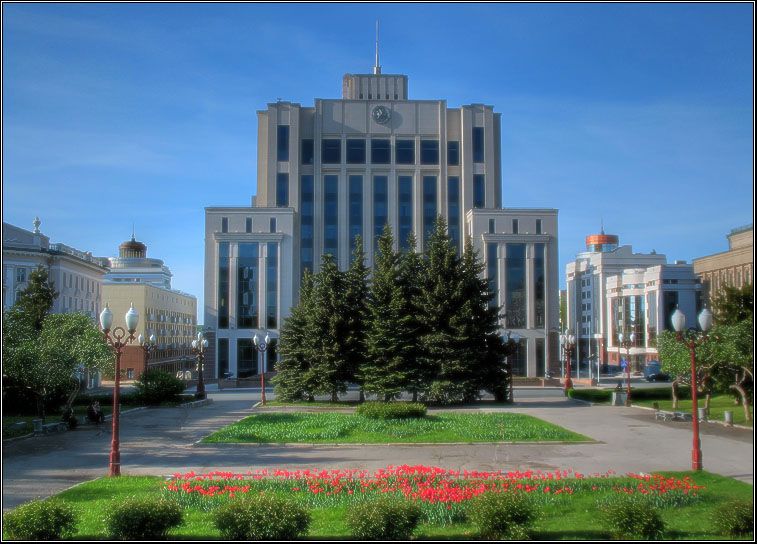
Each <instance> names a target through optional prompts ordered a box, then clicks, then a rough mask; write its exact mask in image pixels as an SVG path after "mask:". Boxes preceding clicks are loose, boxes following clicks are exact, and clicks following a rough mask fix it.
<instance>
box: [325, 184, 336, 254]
mask: <svg viewBox="0 0 757 544" xmlns="http://www.w3.org/2000/svg"><path fill="white" fill-rule="evenodd" d="M323 253H324V254H326V253H330V254H331V255H333V256H334V259H335V260H336V261H337V262H338V261H339V177H338V176H324V177H323Z"/></svg>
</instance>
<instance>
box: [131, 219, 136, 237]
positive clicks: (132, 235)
mask: <svg viewBox="0 0 757 544" xmlns="http://www.w3.org/2000/svg"><path fill="white" fill-rule="evenodd" d="M131 239H132V240H136V238H135V237H134V221H132V222H131Z"/></svg>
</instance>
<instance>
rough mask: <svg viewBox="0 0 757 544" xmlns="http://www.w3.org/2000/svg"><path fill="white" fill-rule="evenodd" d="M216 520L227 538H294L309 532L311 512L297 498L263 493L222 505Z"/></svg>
mask: <svg viewBox="0 0 757 544" xmlns="http://www.w3.org/2000/svg"><path fill="white" fill-rule="evenodd" d="M213 521H214V523H215V526H216V527H217V528H218V530H219V531H221V536H222V537H223V538H224V539H226V540H294V539H296V538H298V537H301V536H302V535H304V534H305V533H306V532H307V529H308V525H310V514H309V513H308V511H307V510H305V509H304V508H303V507H302V506H300V505H299V504H298V503H296V502H294V501H290V500H286V499H282V498H279V497H276V496H274V495H267V494H260V495H255V496H251V497H244V498H242V499H238V500H234V501H232V502H229V503H228V504H226V505H224V506H221V507H220V508H218V509H217V510H216V511H215V512H214V514H213Z"/></svg>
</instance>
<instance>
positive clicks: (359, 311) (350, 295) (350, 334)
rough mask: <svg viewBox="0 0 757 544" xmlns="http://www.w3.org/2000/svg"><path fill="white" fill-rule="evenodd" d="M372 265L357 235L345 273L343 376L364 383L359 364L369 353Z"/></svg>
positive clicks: (349, 380)
mask: <svg viewBox="0 0 757 544" xmlns="http://www.w3.org/2000/svg"><path fill="white" fill-rule="evenodd" d="M369 272H370V271H369V270H368V268H367V267H366V266H365V251H364V250H363V240H362V238H361V237H360V236H356V237H355V248H354V249H353V252H352V262H351V263H350V268H349V269H348V270H347V272H346V273H345V274H344V296H343V298H342V299H341V304H342V306H343V308H342V310H341V313H342V315H343V316H344V318H345V320H346V323H345V334H344V338H342V339H340V344H341V345H342V347H343V350H344V359H345V367H344V369H343V373H342V376H341V379H343V380H344V381H347V382H352V383H358V384H360V383H361V380H360V376H359V372H358V370H359V368H360V366H361V364H362V362H363V359H364V357H365V355H366V336H367V329H368V274H369Z"/></svg>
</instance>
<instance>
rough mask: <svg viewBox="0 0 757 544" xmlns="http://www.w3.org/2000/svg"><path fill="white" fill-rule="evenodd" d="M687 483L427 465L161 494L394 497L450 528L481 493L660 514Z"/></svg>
mask: <svg viewBox="0 0 757 544" xmlns="http://www.w3.org/2000/svg"><path fill="white" fill-rule="evenodd" d="M702 488H703V487H702V486H697V485H695V483H694V482H693V481H692V480H691V478H689V477H688V476H687V477H684V478H683V479H678V478H671V477H665V476H663V475H660V474H631V473H629V474H626V475H625V477H617V476H616V475H615V473H614V472H612V471H610V472H607V473H605V474H592V475H590V476H586V475H583V474H580V473H577V472H573V471H571V470H562V471H559V470H556V471H554V472H542V471H540V470H537V471H531V470H528V471H524V472H520V471H510V472H503V471H496V472H482V471H467V470H462V471H460V470H445V469H442V468H439V467H429V466H422V465H418V466H408V465H401V466H388V467H387V468H384V469H379V470H376V471H375V472H373V473H369V472H368V471H366V470H294V471H290V470H284V469H270V470H269V469H264V470H255V471H247V473H244V474H236V473H232V472H224V471H214V472H209V473H207V474H196V473H194V472H188V473H186V474H179V473H177V474H174V475H173V477H172V478H170V479H168V480H167V481H166V482H165V486H164V490H163V492H164V493H165V494H166V495H170V496H173V497H176V498H178V499H179V501H180V502H181V503H183V504H184V505H185V506H190V507H194V508H199V509H202V510H210V509H213V508H215V507H216V506H218V505H219V504H222V503H224V502H226V501H228V500H233V499H234V498H235V497H240V496H244V495H246V494H249V493H261V492H269V493H276V494H281V495H285V496H291V497H294V498H298V499H300V500H302V501H303V502H305V503H306V504H308V506H311V507H327V506H337V505H346V504H349V503H351V502H353V501H359V500H365V499H367V498H375V497H377V496H380V495H385V494H389V495H393V496H397V497H398V498H404V499H406V500H412V501H416V502H419V503H420V504H421V506H422V508H423V510H424V513H425V516H426V518H427V520H428V521H430V522H435V523H441V524H444V523H451V522H453V521H455V520H457V519H460V518H461V514H462V511H463V508H464V507H465V503H466V501H469V500H470V499H472V498H474V497H477V496H478V495H481V494H482V493H503V492H514V493H527V494H529V495H530V496H532V497H533V498H534V500H537V501H539V502H542V503H544V504H547V503H551V502H555V501H559V500H570V499H569V498H568V497H570V496H572V495H575V494H592V495H596V496H597V498H601V496H602V495H607V496H611V495H614V494H616V493H626V494H641V495H645V496H646V497H648V499H649V501H650V504H652V505H655V506H658V507H669V506H682V505H685V504H689V503H691V502H693V501H695V500H696V499H697V491H698V490H700V489H702Z"/></svg>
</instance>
